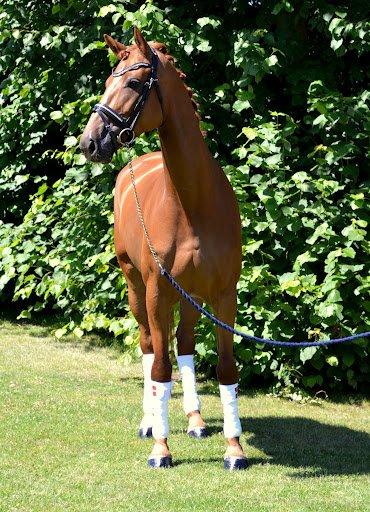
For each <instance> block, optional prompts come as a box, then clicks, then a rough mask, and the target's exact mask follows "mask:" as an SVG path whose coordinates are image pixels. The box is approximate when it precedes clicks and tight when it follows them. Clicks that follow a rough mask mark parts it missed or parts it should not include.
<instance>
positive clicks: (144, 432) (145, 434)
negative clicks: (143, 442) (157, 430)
mask: <svg viewBox="0 0 370 512" xmlns="http://www.w3.org/2000/svg"><path fill="white" fill-rule="evenodd" d="M139 437H140V439H149V438H150V437H153V430H152V427H146V428H141V429H139Z"/></svg>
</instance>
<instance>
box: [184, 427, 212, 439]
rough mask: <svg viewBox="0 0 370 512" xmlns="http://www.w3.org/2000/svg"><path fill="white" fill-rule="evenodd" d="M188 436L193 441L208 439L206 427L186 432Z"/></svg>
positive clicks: (194, 428)
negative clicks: (192, 438)
mask: <svg viewBox="0 0 370 512" xmlns="http://www.w3.org/2000/svg"><path fill="white" fill-rule="evenodd" d="M188 436H189V437H194V438H195V439H203V438H204V437H208V431H207V427H193V428H192V429H190V430H188Z"/></svg>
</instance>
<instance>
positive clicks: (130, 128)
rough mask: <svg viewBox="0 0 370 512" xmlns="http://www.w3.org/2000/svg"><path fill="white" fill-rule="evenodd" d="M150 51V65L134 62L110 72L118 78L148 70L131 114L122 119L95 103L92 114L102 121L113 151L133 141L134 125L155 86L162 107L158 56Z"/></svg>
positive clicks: (100, 104) (114, 112)
mask: <svg viewBox="0 0 370 512" xmlns="http://www.w3.org/2000/svg"><path fill="white" fill-rule="evenodd" d="M151 50H152V58H151V63H150V64H149V63H148V62H136V63H135V64H132V65H131V66H128V67H127V68H123V69H121V70H120V71H115V69H113V70H112V76H114V77H118V76H122V75H124V74H125V73H127V72H128V71H134V70H136V69H140V68H150V76H149V78H148V80H147V81H146V82H145V83H144V85H143V87H142V90H141V95H140V96H139V98H138V99H137V101H136V103H135V105H134V106H133V109H132V112H131V114H130V115H129V116H127V117H124V116H121V115H120V114H119V113H118V112H116V111H115V110H113V108H111V107H108V105H103V104H102V103H97V104H96V105H95V106H94V107H93V112H96V113H97V114H98V115H99V116H100V117H101V119H102V121H103V123H104V127H105V129H106V130H107V132H108V133H109V135H110V137H111V140H112V144H113V146H114V148H115V149H117V147H118V145H119V144H122V145H124V146H127V147H130V146H132V144H133V143H134V141H135V132H134V128H135V125H136V123H137V121H138V119H139V117H140V114H141V112H142V111H143V108H144V105H145V102H146V100H147V99H148V97H149V94H150V91H151V89H152V87H153V85H155V87H156V90H157V94H158V99H159V101H160V103H161V105H162V101H161V94H160V91H159V86H158V77H157V71H158V55H157V53H156V51H155V50H153V48H151ZM111 125H113V126H116V127H118V128H119V129H120V132H119V133H118V135H117V134H116V133H115V131H114V130H113V129H112V126H111Z"/></svg>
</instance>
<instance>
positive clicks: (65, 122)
mask: <svg viewBox="0 0 370 512" xmlns="http://www.w3.org/2000/svg"><path fill="white" fill-rule="evenodd" d="M368 14H369V13H368V8H367V6H366V2H361V1H358V2H351V3H348V2H327V1H324V0H322V1H321V0H311V1H309V0H303V1H299V2H298V1H297V2H293V1H292V2H288V1H286V0H283V1H280V2H277V1H276V0H274V1H261V2H258V1H250V2H245V1H242V0H240V1H238V0H231V1H230V2H228V3H225V2H219V1H217V0H216V1H214V0H213V1H208V0H205V1H202V2H195V1H194V2H191V1H186V2H181V3H177V2H173V1H170V0H168V1H166V0H162V1H161V0H156V1H149V0H148V1H146V2H142V1H126V0H122V1H118V0H117V1H115V2H112V3H108V0H95V1H87V0H61V1H58V0H49V1H48V0H45V1H39V0H29V1H16V0H3V1H2V3H1V5H0V42H1V56H0V76H1V94H0V106H1V110H0V140H1V145H0V219H1V220H0V290H1V299H0V300H1V301H2V304H3V305H4V306H7V305H9V304H10V303H11V302H12V301H13V302H15V307H20V309H22V312H21V313H20V318H29V317H31V315H33V314H36V313H37V312H42V311H44V312H49V311H50V309H55V310H56V311H57V312H58V314H60V315H61V316H62V317H63V318H64V319H65V325H64V326H63V327H62V328H60V329H58V330H57V331H56V336H63V335H64V334H66V333H67V332H70V331H72V332H73V333H74V334H75V335H76V336H82V335H83V333H84V332H88V331H91V330H96V329H98V330H103V331H107V332H109V333H111V335H113V336H114V337H116V339H117V340H118V341H119V342H120V343H121V344H122V347H123V348H124V349H125V352H124V354H125V355H124V358H125V359H126V360H127V361H129V360H130V358H131V357H132V356H134V355H135V354H136V353H137V332H136V324H135V321H134V320H133V318H132V317H131V315H130V314H129V312H128V306H127V300H126V286H125V282H124V280H123V278H122V276H121V273H120V271H119V269H118V268H117V265H116V262H115V257H114V252H113V247H112V191H113V187H114V179H115V175H116V173H117V171H118V170H119V169H120V168H121V167H122V166H123V165H124V164H125V163H126V158H127V156H126V154H125V153H124V152H120V153H119V154H118V155H117V156H116V157H115V159H114V161H113V163H112V164H111V165H108V166H105V167H102V166H100V165H92V164H90V163H86V161H85V159H84V157H83V156H82V155H81V154H80V153H79V151H78V137H79V135H80V134H81V132H82V129H83V127H84V124H85V123H86V120H87V118H88V117H89V114H90V110H91V106H92V105H93V104H94V103H95V102H96V100H97V99H98V97H99V96H98V95H99V93H101V92H102V87H103V83H104V79H105V77H106V76H107V75H108V74H109V72H110V67H111V65H113V63H114V57H113V56H112V55H110V54H108V52H107V51H106V49H105V48H104V44H103V43H102V39H103V34H104V32H107V33H111V34H112V35H113V36H116V37H117V38H119V39H121V40H122V41H124V42H127V43H128V42H129V41H130V39H131V37H132V25H133V24H135V25H138V26H139V27H140V28H142V30H143V32H144V33H145V34H146V35H147V37H148V39H156V40H160V41H163V42H165V43H166V44H167V45H168V46H169V48H170V50H171V52H172V53H173V54H174V55H175V56H176V58H177V59H178V63H179V65H180V66H181V68H182V69H183V70H184V71H185V73H186V74H187V76H188V78H187V82H188V84H189V85H191V86H192V87H193V89H194V91H195V92H196V93H197V94H198V99H199V101H200V103H201V107H202V116H203V120H204V121H203V124H204V127H205V128H207V130H208V136H207V140H208V143H209V145H210V147H211V149H212V151H213V153H214V154H215V155H216V157H217V158H218V159H219V160H220V161H221V163H222V164H223V166H224V169H225V171H226V172H227V174H228V176H229V178H230V180H231V182H232V184H233V186H234V189H235V190H236V193H237V196H238V199H239V203H240V209H241V214H242V218H243V235H244V242H243V254H244V265H243V272H242V276H241V280H240V283H239V316H238V324H239V327H240V328H242V329H244V330H245V331H246V332H250V333H255V334H257V335H263V336H265V337H273V338H279V339H290V338H291V337H294V338H295V339H297V338H299V339H305V338H310V339H321V338H324V337H327V336H340V335H346V334H350V333H355V332H361V331H367V330H369V325H370V321H369V312H370V299H369V289H370V276H369V252H370V250H369V247H370V244H369V238H368V235H367V233H368V232H367V227H368V222H369V207H368V200H369V171H368V166H367V165H368V161H367V151H368V134H369V92H368V90H367V85H368V79H369V77H368V66H367V65H366V64H365V59H366V58H367V57H368V55H367V52H368V49H369V41H370V36H369V24H368V22H367V19H368ZM366 62H367V60H366ZM157 147H158V141H157V138H156V136H155V135H151V136H150V137H147V138H144V137H143V138H141V139H140V140H139V141H138V142H137V144H136V147H135V151H136V154H137V155H139V154H142V153H143V152H148V151H152V150H153V149H155V148H157ZM197 339H198V343H197V351H198V363H199V365H200V366H202V367H203V368H207V367H209V365H210V363H212V364H213V363H214V362H215V360H216V354H215V342H214V335H213V329H212V328H211V326H210V325H209V324H208V323H205V322H202V323H201V324H200V326H199V329H198V338H197ZM235 341H236V345H235V346H236V355H237V358H238V361H239V365H240V372H241V378H242V381H243V383H244V384H245V385H246V384H248V383H250V382H251V381H252V383H254V384H260V383H263V382H264V383H272V384H273V387H274V390H275V392H284V393H287V394H289V393H292V390H293V389H296V388H297V387H298V386H299V387H301V388H306V389H313V390H316V389H326V390H328V389H329V388H335V389H343V388H355V389H356V388H357V389H362V388H363V387H364V386H365V381H366V375H367V374H368V363H367V344H366V340H359V341H357V342H355V343H352V344H351V345H345V346H340V347H339V346H336V347H333V348H330V349H324V350H323V349H316V348H306V349H301V350H281V349H273V350H270V349H268V348H267V347H264V346H263V345H257V346H256V345H252V344H248V343H246V342H244V341H241V340H240V339H236V340H235Z"/></svg>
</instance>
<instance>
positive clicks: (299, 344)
mask: <svg viewBox="0 0 370 512" xmlns="http://www.w3.org/2000/svg"><path fill="white" fill-rule="evenodd" d="M160 269H161V274H162V276H164V277H165V278H166V279H167V281H169V282H170V283H171V285H172V286H173V287H174V288H175V289H176V290H177V291H178V292H179V293H180V294H181V295H182V296H183V297H184V299H186V300H187V301H188V302H189V303H190V304H191V305H192V306H193V307H194V308H195V309H196V310H197V311H199V313H202V314H203V315H204V316H206V317H207V318H208V319H209V320H211V322H213V323H214V324H215V325H218V327H221V328H222V329H225V331H229V332H231V333H232V334H236V335H237V336H241V337H242V338H244V339H245V340H247V341H255V342H256V343H265V344H266V345H273V346H275V347H299V348H302V347H326V346H328V345H337V344H339V343H348V342H349V341H353V340H357V339H359V338H367V337H369V336H370V332H363V333H359V334H353V335H352V336H346V337H344V338H334V339H331V340H323V341H278V340H269V339H266V338H259V337H258V336H253V335H252V334H245V333H244V332H242V331H238V330H237V329H234V328H233V327H231V326H230V325H228V324H225V322H222V320H219V319H218V318H217V317H215V316H214V315H212V313H209V311H207V310H206V309H204V308H203V307H202V306H201V305H200V304H198V303H197V302H196V301H195V300H194V299H193V297H191V295H189V294H188V293H187V292H186V291H185V290H184V289H183V288H182V287H181V286H180V285H179V283H178V282H177V281H176V280H175V279H174V278H173V277H172V276H171V274H170V273H169V272H167V270H166V269H165V268H163V267H162V265H160Z"/></svg>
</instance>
